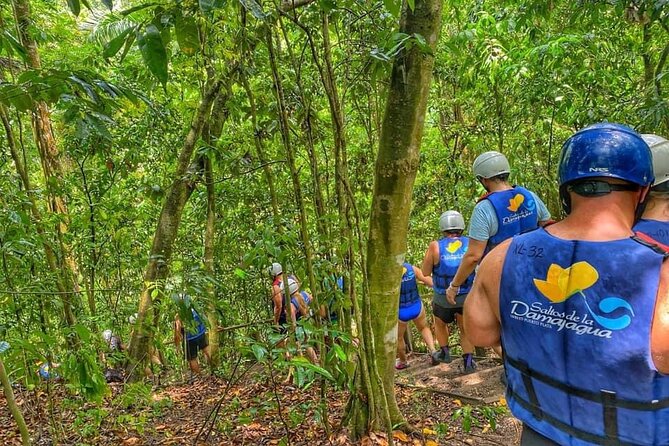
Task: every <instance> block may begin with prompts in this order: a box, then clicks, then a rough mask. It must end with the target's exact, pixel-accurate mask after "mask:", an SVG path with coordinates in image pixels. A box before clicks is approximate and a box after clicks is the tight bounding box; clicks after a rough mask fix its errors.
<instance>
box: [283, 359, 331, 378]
mask: <svg viewBox="0 0 669 446" xmlns="http://www.w3.org/2000/svg"><path fill="white" fill-rule="evenodd" d="M290 362H291V364H293V365H294V366H296V367H303V368H305V369H309V370H313V371H314V372H316V373H318V374H319V375H321V376H322V377H324V378H326V379H327V380H329V381H334V378H333V376H332V374H331V373H330V372H328V371H327V370H325V369H324V368H323V367H319V366H317V365H316V364H312V363H311V362H309V360H308V359H307V358H304V357H302V356H298V357H296V358H293V359H291V360H290Z"/></svg>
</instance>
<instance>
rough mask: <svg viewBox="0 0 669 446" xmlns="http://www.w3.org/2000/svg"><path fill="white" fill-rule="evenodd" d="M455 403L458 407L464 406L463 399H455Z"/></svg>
mask: <svg viewBox="0 0 669 446" xmlns="http://www.w3.org/2000/svg"><path fill="white" fill-rule="evenodd" d="M453 404H455V405H456V406H458V407H462V401H460V400H453Z"/></svg>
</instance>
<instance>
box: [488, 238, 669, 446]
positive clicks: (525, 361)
mask: <svg viewBox="0 0 669 446" xmlns="http://www.w3.org/2000/svg"><path fill="white" fill-rule="evenodd" d="M665 255H666V254H663V253H660V252H657V251H656V250H654V249H651V248H649V247H648V245H644V244H643V242H642V241H639V240H637V239H636V238H626V239H622V240H615V241H610V242H589V241H575V240H562V239H559V238H556V237H554V236H552V235H550V234H548V233H547V232H546V231H545V230H544V229H539V230H537V231H533V232H530V233H528V234H523V235H519V236H516V237H514V238H513V241H512V242H511V245H510V246H509V249H508V251H507V255H506V260H505V262H504V266H503V270H502V277H501V283H500V295H499V310H500V316H501V324H502V331H501V332H502V346H503V347H504V353H505V358H504V363H505V366H506V374H507V381H508V387H507V401H508V404H509V408H510V409H511V412H512V413H513V414H514V415H515V416H516V417H517V418H519V419H520V420H521V421H522V422H523V423H525V424H527V425H528V426H529V427H530V428H532V429H533V430H535V431H537V432H539V433H541V434H542V435H544V436H546V437H548V438H550V439H552V440H553V441H555V442H557V443H558V444H564V445H579V446H580V445H591V444H605V445H632V444H634V445H664V446H667V445H669V376H667V375H660V374H659V373H658V372H657V370H656V369H655V367H654V365H653V360H652V357H651V351H650V330H651V323H652V320H653V313H654V302H655V300H656V294H657V290H658V285H659V278H660V268H661V266H662V262H663V259H664V257H665Z"/></svg>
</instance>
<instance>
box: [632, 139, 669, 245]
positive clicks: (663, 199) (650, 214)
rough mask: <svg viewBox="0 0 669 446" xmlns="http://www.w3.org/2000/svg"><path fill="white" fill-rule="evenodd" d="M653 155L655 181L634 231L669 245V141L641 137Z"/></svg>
mask: <svg viewBox="0 0 669 446" xmlns="http://www.w3.org/2000/svg"><path fill="white" fill-rule="evenodd" d="M641 137H642V138H643V140H644V141H646V144H648V146H649V147H650V151H651V153H652V154H653V173H654V175H655V181H654V182H653V187H651V189H650V192H649V193H648V200H647V201H648V204H647V205H646V209H645V211H644V213H643V217H642V218H641V220H639V221H638V222H637V224H636V225H635V226H634V230H635V231H638V232H640V233H642V234H645V235H647V236H649V237H650V238H652V239H653V240H656V241H658V242H660V243H662V244H664V245H669V141H667V140H666V139H664V138H663V137H661V136H658V135H651V134H648V135H641Z"/></svg>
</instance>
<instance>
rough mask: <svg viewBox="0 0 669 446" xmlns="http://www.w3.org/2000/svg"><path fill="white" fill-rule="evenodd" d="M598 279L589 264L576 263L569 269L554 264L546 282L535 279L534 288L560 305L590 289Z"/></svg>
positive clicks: (594, 270)
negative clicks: (580, 292)
mask: <svg viewBox="0 0 669 446" xmlns="http://www.w3.org/2000/svg"><path fill="white" fill-rule="evenodd" d="M598 279H599V273H598V272H597V270H596V269H595V268H594V267H593V266H592V265H590V264H589V263H588V262H576V263H574V264H573V265H571V266H570V267H569V268H562V267H561V266H560V265H556V264H555V263H552V264H551V266H550V267H549V268H548V273H547V274H546V280H540V279H534V286H536V287H537V289H538V290H539V292H541V294H543V295H544V296H545V297H546V298H547V299H548V300H550V301H551V302H555V303H560V302H564V301H565V300H567V299H569V298H570V297H571V296H572V295H574V294H576V293H578V292H579V291H583V290H585V289H587V288H590V287H591V286H593V285H594V284H595V282H597V280H598Z"/></svg>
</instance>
